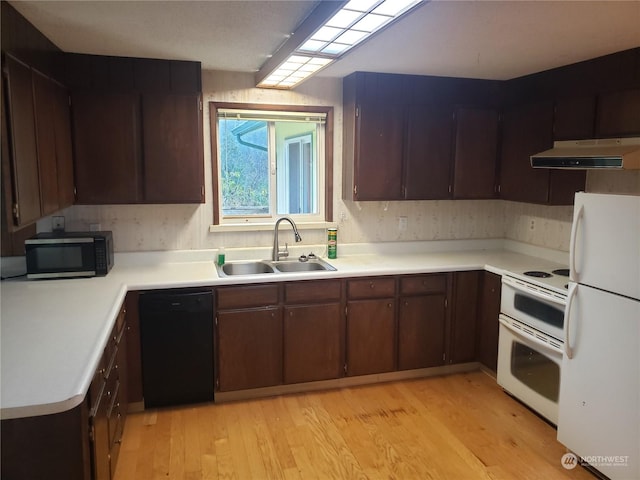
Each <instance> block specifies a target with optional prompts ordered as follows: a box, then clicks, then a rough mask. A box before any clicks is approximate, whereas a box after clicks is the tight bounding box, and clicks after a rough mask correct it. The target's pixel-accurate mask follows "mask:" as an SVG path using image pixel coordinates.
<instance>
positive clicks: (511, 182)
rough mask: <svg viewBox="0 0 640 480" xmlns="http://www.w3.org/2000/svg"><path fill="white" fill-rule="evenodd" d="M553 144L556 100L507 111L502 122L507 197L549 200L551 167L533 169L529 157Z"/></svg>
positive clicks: (502, 185)
mask: <svg viewBox="0 0 640 480" xmlns="http://www.w3.org/2000/svg"><path fill="white" fill-rule="evenodd" d="M552 146H553V103H552V102H551V101H541V102H536V103H529V104H526V105H518V106H515V107H512V108H510V109H508V110H506V111H505V112H504V114H503V122H502V158H501V163H500V193H501V197H502V198H503V199H505V200H515V201H519V202H529V203H547V201H548V199H549V170H546V169H533V168H531V162H530V156H531V155H533V154H534V153H538V152H541V151H543V150H547V149H549V148H551V147H552Z"/></svg>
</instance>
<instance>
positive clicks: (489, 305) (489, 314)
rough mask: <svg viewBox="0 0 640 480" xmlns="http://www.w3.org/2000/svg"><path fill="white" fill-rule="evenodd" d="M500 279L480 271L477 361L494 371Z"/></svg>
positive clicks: (492, 274) (496, 356)
mask: <svg viewBox="0 0 640 480" xmlns="http://www.w3.org/2000/svg"><path fill="white" fill-rule="evenodd" d="M501 279H502V277H501V276H500V275H496V274H495V273H491V272H482V279H481V286H480V296H479V299H480V305H479V308H478V345H477V347H478V361H480V362H481V363H482V364H484V365H485V366H487V367H489V368H490V369H491V370H493V371H494V372H495V371H496V368H497V361H498V331H499V323H498V315H499V314H500V293H501V288H502V284H501Z"/></svg>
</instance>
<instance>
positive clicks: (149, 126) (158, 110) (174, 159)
mask: <svg viewBox="0 0 640 480" xmlns="http://www.w3.org/2000/svg"><path fill="white" fill-rule="evenodd" d="M142 119H143V120H142V123H143V133H144V135H143V142H144V144H143V151H144V155H143V156H144V200H145V202H146V203H203V202H204V160H203V143H202V142H203V140H202V112H201V110H200V96H199V95H198V94H192V95H161V94H158V95H143V97H142Z"/></svg>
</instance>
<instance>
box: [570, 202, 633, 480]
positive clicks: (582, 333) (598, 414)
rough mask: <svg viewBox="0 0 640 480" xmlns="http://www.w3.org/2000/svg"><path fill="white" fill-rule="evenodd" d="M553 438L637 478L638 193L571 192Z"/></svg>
mask: <svg viewBox="0 0 640 480" xmlns="http://www.w3.org/2000/svg"><path fill="white" fill-rule="evenodd" d="M569 256H570V260H569V264H570V265H569V267H570V268H569V270H570V282H569V295H568V299H567V308H566V310H565V319H564V323H565V325H564V330H565V331H564V335H565V338H564V342H565V352H564V356H563V360H562V369H561V374H560V398H559V412H558V441H560V442H561V443H562V444H563V445H565V446H566V447H567V448H568V449H569V450H570V451H571V452H573V453H574V454H575V455H577V456H578V457H580V458H581V459H582V461H584V462H586V463H589V464H590V465H591V466H593V467H594V468H596V469H597V470H599V471H600V472H602V473H603V474H605V475H606V476H608V477H609V478H611V479H614V480H617V479H624V480H637V479H640V196H631V195H609V194H590V193H577V194H576V198H575V207H574V217H573V225H572V229H571V246H570V254H569Z"/></svg>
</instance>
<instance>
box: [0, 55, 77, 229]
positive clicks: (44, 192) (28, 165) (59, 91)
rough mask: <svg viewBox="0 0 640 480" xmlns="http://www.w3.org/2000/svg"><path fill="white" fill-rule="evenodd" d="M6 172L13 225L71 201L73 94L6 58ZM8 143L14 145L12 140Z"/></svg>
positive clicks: (36, 72)
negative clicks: (70, 101)
mask: <svg viewBox="0 0 640 480" xmlns="http://www.w3.org/2000/svg"><path fill="white" fill-rule="evenodd" d="M3 87H4V88H5V89H6V97H4V98H6V99H8V103H7V104H4V103H3V107H4V108H5V111H4V113H3V115H4V116H5V118H6V119H7V131H6V135H7V143H8V144H9V145H10V147H11V148H10V149H8V150H7V153H8V157H9V158H8V159H7V160H8V168H7V171H6V172H3V173H4V174H5V175H6V176H5V178H4V179H3V181H4V182H5V185H4V187H3V188H4V189H5V191H6V192H10V195H9V197H10V198H7V199H6V200H8V201H9V204H10V205H11V212H10V213H11V214H10V215H7V218H13V222H12V224H13V226H14V227H22V226H24V225H29V224H31V223H33V222H35V221H36V220H38V219H39V218H41V217H43V216H46V215H50V214H52V213H54V212H56V211H58V210H60V209H62V208H65V207H67V206H69V205H71V204H72V203H73V163H72V162H73V158H72V153H71V129H70V120H69V95H68V92H67V91H66V89H65V88H64V87H62V86H61V85H59V84H58V83H56V82H55V81H54V80H52V79H51V78H49V77H47V76H45V75H43V74H41V73H40V72H38V71H36V70H33V69H32V68H30V67H29V66H27V65H25V64H23V63H22V62H20V61H18V60H16V59H14V58H13V57H11V56H10V55H6V57H5V68H4V77H3ZM9 140H10V141H9Z"/></svg>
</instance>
